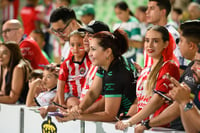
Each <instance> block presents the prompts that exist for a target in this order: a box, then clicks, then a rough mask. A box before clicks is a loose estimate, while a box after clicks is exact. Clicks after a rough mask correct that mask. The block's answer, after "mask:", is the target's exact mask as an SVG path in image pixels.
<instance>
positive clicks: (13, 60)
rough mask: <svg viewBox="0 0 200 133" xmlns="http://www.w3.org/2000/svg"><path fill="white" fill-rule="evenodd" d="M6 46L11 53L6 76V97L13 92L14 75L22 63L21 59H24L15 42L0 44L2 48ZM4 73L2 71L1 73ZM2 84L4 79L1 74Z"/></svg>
mask: <svg viewBox="0 0 200 133" xmlns="http://www.w3.org/2000/svg"><path fill="white" fill-rule="evenodd" d="M2 45H3V46H5V47H6V48H8V49H9V51H10V60H9V63H8V66H7V67H8V72H7V74H6V87H5V91H6V92H5V93H6V95H9V94H10V90H11V81H12V73H13V70H14V68H15V66H16V65H17V64H18V63H19V62H20V60H21V59H23V56H22V54H21V51H20V48H19V46H18V44H17V43H15V42H6V43H0V46H2ZM1 72H2V71H1ZM0 78H1V79H0V83H2V80H3V77H2V74H1V77H0Z"/></svg>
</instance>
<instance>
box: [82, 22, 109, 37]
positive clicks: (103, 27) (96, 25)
mask: <svg viewBox="0 0 200 133" xmlns="http://www.w3.org/2000/svg"><path fill="white" fill-rule="evenodd" d="M78 31H83V32H85V31H87V32H90V33H92V34H94V33H97V32H100V31H110V29H109V27H108V25H107V24H105V23H104V22H101V21H93V22H91V23H89V24H88V25H87V26H86V27H82V28H79V29H78Z"/></svg>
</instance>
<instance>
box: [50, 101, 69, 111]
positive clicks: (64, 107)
mask: <svg viewBox="0 0 200 133" xmlns="http://www.w3.org/2000/svg"><path fill="white" fill-rule="evenodd" d="M52 103H53V104H54V105H56V106H59V107H61V108H63V109H67V108H66V107H63V106H62V105H60V104H58V103H56V102H52Z"/></svg>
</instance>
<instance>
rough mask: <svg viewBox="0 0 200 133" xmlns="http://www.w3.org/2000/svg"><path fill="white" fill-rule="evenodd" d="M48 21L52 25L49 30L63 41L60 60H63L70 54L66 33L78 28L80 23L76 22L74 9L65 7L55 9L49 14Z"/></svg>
mask: <svg viewBox="0 0 200 133" xmlns="http://www.w3.org/2000/svg"><path fill="white" fill-rule="evenodd" d="M50 23H51V25H52V27H51V31H52V32H53V33H54V34H55V35H56V36H57V37H59V38H60V40H63V41H64V47H63V49H62V57H61V62H63V61H64V60H65V59H67V58H68V57H69V56H70V52H69V51H70V48H69V42H68V40H69V37H68V35H69V34H70V33H71V32H72V31H74V30H77V29H78V28H80V27H81V25H80V24H79V23H78V21H77V19H76V15H75V13H74V11H73V10H72V9H70V8H66V7H60V8H57V9H55V10H54V11H53V13H52V14H51V16H50ZM65 42H66V43H65Z"/></svg>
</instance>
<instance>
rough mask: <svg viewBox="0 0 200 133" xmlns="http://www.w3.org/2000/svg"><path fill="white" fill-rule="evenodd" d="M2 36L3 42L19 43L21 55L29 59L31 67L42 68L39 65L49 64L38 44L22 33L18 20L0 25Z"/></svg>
mask: <svg viewBox="0 0 200 133" xmlns="http://www.w3.org/2000/svg"><path fill="white" fill-rule="evenodd" d="M2 36H3V39H4V41H5V42H7V41H15V42H17V43H18V44H19V47H20V49H21V52H22V55H23V57H24V58H25V59H27V60H29V61H30V63H31V66H32V67H33V69H43V67H40V66H39V65H47V64H49V63H48V60H47V59H46V58H45V57H44V56H43V54H42V52H41V50H40V48H39V46H38V44H37V43H36V42H35V41H34V40H33V39H32V38H31V37H26V36H25V35H24V30H23V27H22V24H21V23H20V22H19V21H18V20H16V19H11V20H8V21H6V22H5V24H4V25H3V27H2Z"/></svg>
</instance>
